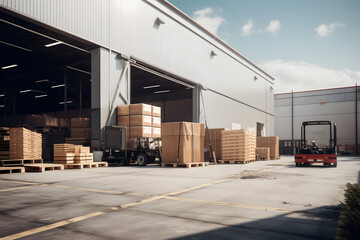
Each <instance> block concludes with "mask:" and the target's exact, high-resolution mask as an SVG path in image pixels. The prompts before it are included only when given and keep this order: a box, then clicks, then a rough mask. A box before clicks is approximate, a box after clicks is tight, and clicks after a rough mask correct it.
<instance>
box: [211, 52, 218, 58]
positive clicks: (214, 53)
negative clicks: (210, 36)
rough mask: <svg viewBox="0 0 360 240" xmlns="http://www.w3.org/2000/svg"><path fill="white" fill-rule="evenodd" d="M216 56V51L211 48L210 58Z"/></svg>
mask: <svg viewBox="0 0 360 240" xmlns="http://www.w3.org/2000/svg"><path fill="white" fill-rule="evenodd" d="M215 56H217V54H216V52H214V51H213V50H211V53H210V58H211V59H213V58H214V57H215Z"/></svg>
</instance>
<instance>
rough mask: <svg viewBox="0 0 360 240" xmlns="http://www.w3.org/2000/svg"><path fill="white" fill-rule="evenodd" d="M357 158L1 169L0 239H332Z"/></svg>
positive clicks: (359, 165)
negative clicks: (307, 163) (333, 162)
mask: <svg viewBox="0 0 360 240" xmlns="http://www.w3.org/2000/svg"><path fill="white" fill-rule="evenodd" d="M359 178H360V158H355V157H339V158H338V167H337V168H333V167H322V166H312V167H300V168H299V167H295V164H294V163H293V158H292V157H282V158H281V159H280V160H270V161H259V162H254V163H250V164H245V165H242V164H234V165H231V164H226V165H216V166H214V165H210V166H207V167H197V168H191V169H185V168H161V167H159V166H155V165H153V166H147V167H136V166H129V167H108V168H93V169H83V170H64V171H49V172H44V173H25V174H2V175H0V202H1V204H0V239H17V238H22V239H334V238H335V236H336V232H337V226H338V219H339V211H340V207H339V203H340V201H342V200H343V193H344V189H345V185H346V183H348V182H351V183H359V181H360V180H359Z"/></svg>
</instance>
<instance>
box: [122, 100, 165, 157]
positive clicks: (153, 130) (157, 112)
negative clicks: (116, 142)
mask: <svg viewBox="0 0 360 240" xmlns="http://www.w3.org/2000/svg"><path fill="white" fill-rule="evenodd" d="M117 125H118V126H126V127H127V143H128V146H127V148H128V149H130V150H133V149H134V148H135V144H134V142H135V138H138V137H143V138H157V137H161V108H159V107H156V106H152V105H148V104H143V103H141V104H131V105H123V106H118V108H117Z"/></svg>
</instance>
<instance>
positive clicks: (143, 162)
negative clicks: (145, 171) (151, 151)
mask: <svg viewBox="0 0 360 240" xmlns="http://www.w3.org/2000/svg"><path fill="white" fill-rule="evenodd" d="M136 161H137V164H138V165H139V166H146V164H147V162H148V157H147V156H146V155H145V154H144V153H139V154H138V155H137V156H136Z"/></svg>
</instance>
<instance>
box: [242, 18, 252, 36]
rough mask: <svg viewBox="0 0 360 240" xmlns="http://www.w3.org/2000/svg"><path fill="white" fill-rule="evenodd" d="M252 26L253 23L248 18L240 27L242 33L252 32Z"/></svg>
mask: <svg viewBox="0 0 360 240" xmlns="http://www.w3.org/2000/svg"><path fill="white" fill-rule="evenodd" d="M253 27H254V23H253V22H252V21H251V20H250V19H249V20H248V21H247V23H246V24H245V25H244V26H243V27H242V35H244V36H249V35H251V34H252V30H251V29H252V28H253Z"/></svg>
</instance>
